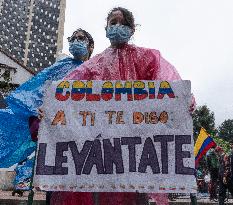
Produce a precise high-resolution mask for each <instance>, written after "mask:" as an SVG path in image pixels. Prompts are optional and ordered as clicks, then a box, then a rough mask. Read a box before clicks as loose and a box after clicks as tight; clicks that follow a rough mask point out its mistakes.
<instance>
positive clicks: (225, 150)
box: [213, 136, 231, 154]
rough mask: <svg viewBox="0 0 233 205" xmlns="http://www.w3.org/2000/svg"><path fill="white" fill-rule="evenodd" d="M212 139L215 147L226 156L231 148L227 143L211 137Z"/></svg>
mask: <svg viewBox="0 0 233 205" xmlns="http://www.w3.org/2000/svg"><path fill="white" fill-rule="evenodd" d="M213 139H214V141H215V142H216V144H217V146H219V147H221V148H222V149H223V150H224V152H225V153H226V154H229V153H230V151H231V147H230V144H229V142H228V141H226V140H224V139H221V138H220V137H218V136H213Z"/></svg>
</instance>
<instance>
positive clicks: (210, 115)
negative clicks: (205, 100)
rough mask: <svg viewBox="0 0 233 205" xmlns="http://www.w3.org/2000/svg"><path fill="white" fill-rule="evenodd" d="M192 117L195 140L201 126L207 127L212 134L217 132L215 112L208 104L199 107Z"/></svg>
mask: <svg viewBox="0 0 233 205" xmlns="http://www.w3.org/2000/svg"><path fill="white" fill-rule="evenodd" d="M192 117H193V135H194V140H195V141H196V139H197V136H198V134H199V132H200V129H201V127H203V128H205V129H206V131H207V132H208V133H209V134H211V135H215V134H216V133H217V131H216V129H215V117H214V112H212V111H210V109H209V108H208V107H207V106H206V105H202V106H199V107H197V109H196V110H195V111H194V113H193V116H192Z"/></svg>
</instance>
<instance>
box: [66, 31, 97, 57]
mask: <svg viewBox="0 0 233 205" xmlns="http://www.w3.org/2000/svg"><path fill="white" fill-rule="evenodd" d="M79 31H81V32H83V33H84V35H85V36H86V37H87V39H88V42H89V43H88V47H89V48H94V44H95V43H94V39H93V38H92V36H91V34H89V33H88V32H87V31H85V30H83V29H81V28H78V29H77V30H76V31H74V32H73V34H72V36H71V37H68V38H67V39H68V41H70V39H71V38H72V37H73V36H74V35H75V33H77V32H79ZM91 54H92V52H91V51H89V57H88V58H90V57H91Z"/></svg>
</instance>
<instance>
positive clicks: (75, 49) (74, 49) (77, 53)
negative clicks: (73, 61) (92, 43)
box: [69, 40, 88, 58]
mask: <svg viewBox="0 0 233 205" xmlns="http://www.w3.org/2000/svg"><path fill="white" fill-rule="evenodd" d="M69 51H70V53H71V54H72V55H73V56H74V57H77V58H82V57H85V56H86V55H87V54H88V49H87V43H86V42H85V41H78V40H74V41H73V42H69Z"/></svg>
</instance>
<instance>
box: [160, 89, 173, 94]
mask: <svg viewBox="0 0 233 205" xmlns="http://www.w3.org/2000/svg"><path fill="white" fill-rule="evenodd" d="M159 93H160V94H168V93H173V90H172V89H171V88H159Z"/></svg>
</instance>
